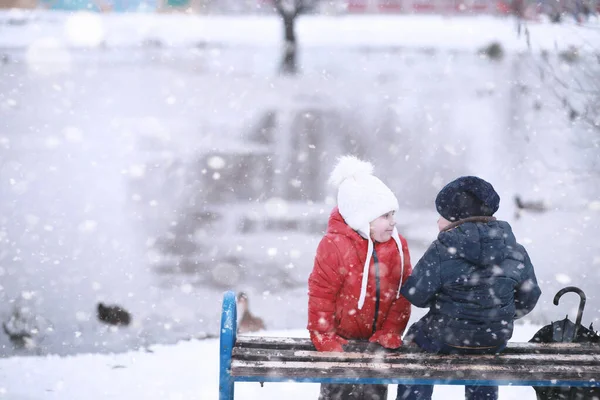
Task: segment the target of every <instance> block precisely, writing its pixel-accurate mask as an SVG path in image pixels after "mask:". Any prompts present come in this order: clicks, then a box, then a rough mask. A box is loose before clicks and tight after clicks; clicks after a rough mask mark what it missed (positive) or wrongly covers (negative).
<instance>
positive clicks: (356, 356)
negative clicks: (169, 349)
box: [233, 347, 600, 366]
mask: <svg viewBox="0 0 600 400" xmlns="http://www.w3.org/2000/svg"><path fill="white" fill-rule="evenodd" d="M477 358H478V360H480V361H481V362H482V363H486V364H489V365H498V364H500V365H501V364H506V363H515V364H519V365H536V364H542V363H553V364H556V365H575V366H577V365H600V352H599V353H598V354H547V353H540V354H521V353H516V354H515V353H512V352H507V353H503V354H502V355H501V356H496V355H481V356H477ZM233 359H234V360H243V361H283V362H286V361H299V362H309V363H314V362H334V361H344V362H348V363H370V362H378V361H384V362H386V363H390V364H399V363H419V364H423V363H425V364H428V365H435V364H443V365H457V364H469V363H471V361H470V359H469V358H467V357H464V356H459V355H437V354H427V353H416V352H400V351H398V352H385V353H384V352H380V353H358V352H344V353H328V352H318V351H316V350H312V351H311V350H281V349H259V348H237V347H234V349H233Z"/></svg>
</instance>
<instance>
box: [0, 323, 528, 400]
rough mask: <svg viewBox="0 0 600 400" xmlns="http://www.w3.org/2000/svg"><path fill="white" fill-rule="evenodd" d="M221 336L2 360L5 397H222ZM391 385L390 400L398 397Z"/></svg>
mask: <svg viewBox="0 0 600 400" xmlns="http://www.w3.org/2000/svg"><path fill="white" fill-rule="evenodd" d="M537 329H538V327H537V326H534V325H517V327H516V329H515V335H514V337H513V341H527V340H529V339H530V338H531V337H532V336H533V334H534V333H535V332H536V331H537ZM260 335H265V336H285V337H306V336H307V332H306V331H299V330H298V331H279V332H277V331H271V332H261V333H260ZM218 382H219V345H218V340H217V339H207V340H201V341H197V340H192V341H187V342H180V343H178V344H177V345H168V346H167V345H156V346H151V347H149V348H148V349H147V350H145V351H137V352H128V353H122V354H102V355H101V354H80V355H76V356H68V357H58V356H47V357H12V358H8V359H0V399H10V400H45V399H61V400H76V399H89V400H96V399H146V400H153V399H156V400H183V399H185V400H192V399H197V400H207V399H216V398H218V391H219V388H218V386H219V383H218ZM395 386H396V385H390V390H389V393H388V399H390V400H393V399H395V395H396V390H395ZM318 391H319V385H318V384H309V383H302V384H300V383H265V385H264V387H260V385H259V384H258V383H236V384H235V398H236V399H237V400H259V399H260V400H276V399H277V400H279V399H282V398H285V399H288V400H309V399H317V397H318ZM462 396H464V389H463V387H462V386H438V387H436V389H435V390H434V396H433V399H435V400H447V399H458V398H462ZM500 399H502V400H530V399H535V393H534V391H533V389H532V388H531V387H501V388H500Z"/></svg>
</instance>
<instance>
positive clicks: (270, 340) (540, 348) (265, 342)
mask: <svg viewBox="0 0 600 400" xmlns="http://www.w3.org/2000/svg"><path fill="white" fill-rule="evenodd" d="M235 347H236V348H260V349H281V350H315V347H314V346H313V344H312V342H311V341H310V339H304V338H280V337H258V336H238V337H237V340H236V343H235ZM348 348H350V349H351V351H357V352H370V351H373V350H376V351H379V352H381V351H385V350H382V348H381V346H379V345H376V344H372V343H367V342H360V341H350V343H349V345H348ZM393 351H394V352H398V351H399V352H420V351H419V350H418V349H414V348H411V347H409V346H405V347H401V348H400V349H399V350H393ZM533 352H535V353H539V354H558V353H560V354H600V346H599V345H597V344H596V345H594V344H586V343H509V344H508V347H507V348H506V350H504V351H503V352H502V354H530V353H533Z"/></svg>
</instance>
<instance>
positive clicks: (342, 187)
mask: <svg viewBox="0 0 600 400" xmlns="http://www.w3.org/2000/svg"><path fill="white" fill-rule="evenodd" d="M330 183H332V184H333V185H334V186H335V187H336V188H337V189H338V193H337V203H338V205H337V207H336V208H334V209H333V211H332V212H331V215H330V217H329V224H328V227H327V233H326V234H325V236H324V237H323V239H322V240H321V242H320V244H319V247H318V248H317V255H316V257H315V265H314V268H313V271H312V273H311V275H310V278H309V280H308V330H309V331H310V337H311V340H312V342H313V344H314V345H315V347H316V348H317V350H318V351H343V347H342V345H343V344H346V343H347V339H355V340H368V341H369V342H373V343H379V344H380V345H382V346H383V347H386V348H389V349H395V348H398V347H400V346H401V345H402V339H401V337H402V333H403V332H404V329H405V328H406V324H407V322H408V320H409V318H410V307H411V306H410V303H409V302H408V301H407V300H406V299H405V298H404V297H403V296H402V295H401V294H400V287H401V286H402V283H403V282H404V281H405V280H406V278H408V276H409V275H410V273H411V272H412V268H411V265H410V256H409V252H408V245H407V243H406V240H405V239H404V238H403V237H402V236H400V235H399V234H398V231H397V230H396V222H395V212H396V210H398V200H397V199H396V196H394V194H393V193H392V191H391V190H390V189H389V188H388V187H387V186H386V185H385V184H384V183H383V182H381V181H380V180H379V179H378V178H377V177H375V176H373V166H372V165H371V164H370V163H368V162H365V161H361V160H359V159H357V158H355V157H352V156H345V157H342V158H341V159H340V160H339V162H338V164H337V166H336V167H335V169H334V170H333V172H332V174H331V177H330ZM347 398H352V399H356V400H359V399H365V400H367V399H368V400H375V399H377V400H385V399H386V398H387V385H340V384H322V385H321V395H320V397H319V399H320V400H329V399H347Z"/></svg>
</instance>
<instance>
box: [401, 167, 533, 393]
mask: <svg viewBox="0 0 600 400" xmlns="http://www.w3.org/2000/svg"><path fill="white" fill-rule="evenodd" d="M435 204H436V207H437V211H438V212H439V214H440V215H441V217H440V219H439V220H438V227H439V230H440V233H439V235H438V238H437V240H436V241H434V242H433V243H432V245H431V246H430V247H429V249H428V250H427V251H426V252H425V254H424V255H423V257H422V258H421V259H420V260H419V262H418V263H417V265H416V266H415V268H414V271H413V273H412V275H411V276H410V277H409V278H408V280H407V281H406V283H405V284H404V285H403V287H402V290H401V293H402V294H403V295H404V297H406V299H407V300H408V301H410V302H411V303H412V304H413V305H415V306H417V307H428V308H429V312H428V313H427V314H426V315H425V316H424V317H423V318H422V319H421V320H419V321H418V322H416V323H415V324H413V325H412V326H411V327H410V328H409V330H408V332H407V333H406V336H405V337H404V341H405V343H409V342H412V343H415V344H416V345H418V346H419V347H420V348H421V349H422V350H423V351H426V352H430V353H441V354H495V353H498V352H501V351H502V350H503V349H504V348H505V347H506V344H507V342H508V340H509V339H510V338H511V336H512V333H513V321H514V320H515V319H517V318H520V317H522V316H524V315H526V314H527V313H529V312H530V311H531V310H532V309H533V307H534V306H535V304H536V303H537V301H538V298H539V297H540V294H541V290H540V288H539V286H538V284H537V280H536V277H535V273H534V270H533V266H532V264H531V260H530V259H529V255H528V254H527V251H526V250H525V248H524V247H523V246H521V245H520V244H519V243H517V240H516V239H515V236H514V234H513V232H512V229H511V227H510V225H509V224H508V223H507V222H505V221H499V220H496V218H494V217H493V214H494V213H495V212H496V211H497V210H498V207H499V205H500V197H499V196H498V194H497V193H496V191H495V190H494V188H493V187H492V185H491V184H489V183H488V182H486V181H484V180H483V179H480V178H477V177H474V176H465V177H461V178H458V179H456V180H455V181H453V182H450V183H449V184H448V185H446V186H445V187H444V188H443V189H442V190H441V191H440V193H439V194H438V196H437V198H436V201H435ZM432 393H433V386H423V385H412V386H410V385H398V395H397V400H404V399H410V400H429V399H431V395H432ZM465 397H466V399H467V400H495V399H497V398H498V388H497V387H495V386H467V387H466V388H465Z"/></svg>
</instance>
